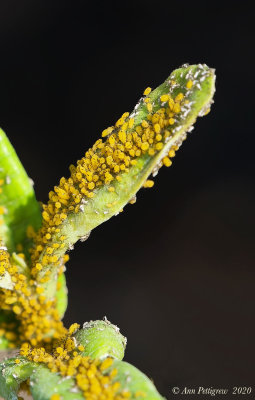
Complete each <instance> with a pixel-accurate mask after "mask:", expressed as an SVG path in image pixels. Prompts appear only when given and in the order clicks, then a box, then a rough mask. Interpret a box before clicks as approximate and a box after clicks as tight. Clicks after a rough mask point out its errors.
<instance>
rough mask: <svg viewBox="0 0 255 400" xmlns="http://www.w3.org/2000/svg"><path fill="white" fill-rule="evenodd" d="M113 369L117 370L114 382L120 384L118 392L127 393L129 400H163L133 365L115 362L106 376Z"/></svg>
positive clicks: (146, 378)
mask: <svg viewBox="0 0 255 400" xmlns="http://www.w3.org/2000/svg"><path fill="white" fill-rule="evenodd" d="M113 369H116V370H117V374H116V376H115V378H114V381H115V382H119V383H120V388H119V391H120V392H121V391H127V392H129V394H130V399H137V400H142V399H144V400H163V397H162V396H161V395H160V394H159V393H158V391H157V389H156V388H155V386H154V384H153V383H152V381H151V380H150V379H149V378H148V377H147V376H146V375H145V374H143V373H142V372H141V371H139V369H137V368H135V367H134V366H133V365H131V364H129V363H127V362H125V361H119V360H115V361H114V362H113V364H112V366H111V367H110V368H109V370H107V371H106V374H109V373H110V372H111V371H112V370H113Z"/></svg>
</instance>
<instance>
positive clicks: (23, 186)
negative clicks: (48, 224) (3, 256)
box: [0, 128, 41, 251]
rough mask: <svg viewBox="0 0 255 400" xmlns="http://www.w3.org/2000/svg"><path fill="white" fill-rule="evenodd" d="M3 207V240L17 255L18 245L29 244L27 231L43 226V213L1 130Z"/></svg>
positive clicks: (0, 176)
mask: <svg viewBox="0 0 255 400" xmlns="http://www.w3.org/2000/svg"><path fill="white" fill-rule="evenodd" d="M0 180H1V181H2V182H3V184H2V185H1V193H0V205H1V206H2V207H4V210H5V212H4V215H3V216H2V217H3V220H4V223H3V224H2V225H1V226H0V237H1V238H2V240H3V241H4V243H5V245H6V246H7V247H8V249H9V251H14V250H15V246H16V245H17V244H19V243H21V244H24V243H25V242H26V241H27V236H26V230H27V227H28V226H29V225H31V226H32V227H33V228H34V229H35V230H37V229H38V228H39V227H40V225H41V211H40V207H39V203H38V202H37V201H36V198H35V194H34V190H33V184H32V182H31V180H30V179H29V178H28V176H27V174H26V171H25V170H24V168H23V166H22V164H21V162H20V160H19V159H18V156H17V154H16V152H15V150H14V148H13V147H12V145H11V143H10V141H9V140H8V138H7V137H6V135H5V133H4V131H3V130H2V129H1V128H0Z"/></svg>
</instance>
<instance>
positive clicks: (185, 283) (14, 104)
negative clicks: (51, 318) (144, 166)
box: [0, 0, 255, 398]
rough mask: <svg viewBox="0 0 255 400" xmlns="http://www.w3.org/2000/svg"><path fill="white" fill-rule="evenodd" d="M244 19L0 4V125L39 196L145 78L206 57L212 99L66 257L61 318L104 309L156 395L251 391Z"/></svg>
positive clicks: (227, 7) (254, 77)
mask: <svg viewBox="0 0 255 400" xmlns="http://www.w3.org/2000/svg"><path fill="white" fill-rule="evenodd" d="M253 30H254V12H253V9H252V8H251V7H249V6H248V2H245V1H243V2H240V1H239V2H235V1H232V2H230V3H227V2H225V3H224V2H221V3H220V4H217V3H215V2H206V1H204V2H201V3H200V2H187V3H186V2H180V1H175V2H173V1H169V2H161V1H158V2H156V1H154V2H150V1H137V2H132V1H127V2H121V1H119V2H118V1H116V2H111V1H107V2H95V3H94V5H92V3H91V4H89V3H87V2H86V1H85V0H83V1H81V0H80V1H79V0H77V1H72V2H68V1H58V0H57V1H54V0H52V1H49V2H48V1H35V0H22V1H20V0H16V1H13V0H8V1H2V0H1V2H0V124H1V127H2V128H3V129H4V130H5V131H6V132H7V134H8V135H9V138H10V139H11V141H12V143H13V144H14V146H15V148H16V150H17V152H18V154H19V155H20V158H21V160H22V162H23V163H24V165H25V167H26V169H27V171H28V173H29V175H30V176H31V178H33V180H34V181H35V190H36V193H37V198H38V199H40V200H42V201H44V202H45V201H46V200H47V193H48V191H49V190H50V189H51V188H52V187H53V185H54V184H56V183H57V182H58V180H59V178H60V177H61V176H62V175H67V174H68V166H69V164H71V163H74V162H75V161H76V160H77V159H78V158H81V157H82V155H83V153H84V152H85V150H86V149H87V148H88V147H89V146H91V145H92V144H93V142H94V141H95V140H96V139H97V138H98V137H99V136H100V133H101V131H102V130H103V129H104V128H106V127H107V126H109V125H111V124H113V123H114V122H115V121H116V119H118V117H119V116H120V115H121V114H122V113H123V112H125V111H131V110H132V108H133V107H134V105H135V104H136V102H137V100H138V99H139V97H140V95H141V94H142V92H143V90H144V89H145V87H147V86H152V87H156V86H157V85H158V84H160V83H161V82H162V81H163V80H164V79H165V78H166V77H167V76H168V75H169V74H170V72H171V71H172V70H173V69H175V68H177V67H178V66H180V65H181V64H183V63H184V62H188V63H190V64H192V63H198V62H202V63H204V62H205V63H207V64H208V65H209V66H211V67H214V68H216V71H217V92H216V97H215V105H214V106H213V108H212V112H211V113H210V114H209V115H208V116H207V117H206V118H203V119H201V120H199V121H198V122H197V125H196V129H195V132H194V133H192V134H191V137H190V139H189V140H188V141H187V142H185V144H184V145H183V147H182V149H181V150H180V152H178V154H177V156H176V159H175V160H174V163H173V166H172V167H171V168H170V169H167V168H164V169H163V168H162V170H161V171H160V173H159V175H158V176H157V177H156V182H155V187H154V188H153V189H151V190H142V191H141V192H139V193H138V201H137V203H136V204H135V205H133V206H130V205H129V206H127V207H126V208H125V212H124V213H123V214H121V215H120V216H118V217H117V218H113V219H112V220H110V221H109V222H108V223H107V224H103V225H102V226H100V227H98V228H97V229H96V230H95V231H93V232H92V234H91V237H90V239H89V240H88V241H87V242H86V243H79V244H77V245H76V246H75V251H73V252H72V253H71V261H70V262H69V264H68V270H67V281H68V287H69V293H70V297H69V308H68V311H67V313H66V316H65V322H66V324H67V325H68V324H71V323H72V322H74V321H77V322H80V323H82V322H83V321H86V320H90V319H100V318H102V317H103V316H104V315H106V316H107V317H108V319H109V320H110V321H112V322H113V323H115V324H117V325H118V326H120V328H121V332H122V333H123V334H124V335H126V336H127V337H128V347H127V351H126V360H127V361H130V362H131V363H133V364H135V365H136V366H137V367H138V368H140V369H142V370H143V371H144V372H145V373H146V374H148V375H149V376H150V377H152V378H153V380H154V382H155V384H156V385H157V387H158V389H159V390H160V392H161V393H162V394H163V395H164V396H166V397H169V398H173V397H174V395H173V394H172V393H171V388H172V387H173V386H179V387H180V388H183V387H184V386H187V387H197V386H204V387H210V386H214V387H223V388H229V389H230V388H231V387H232V386H252V385H253V394H254V391H255V386H254V382H255V379H254V348H255V345H254V338H255V325H254V308H255V307H254V306H255V294H254V281H255V269H254V249H253V246H254V245H253V243H254V236H255V234H254V225H255V214H254V200H255V188H254V167H255V163H254V144H255V142H254V127H253V126H254V103H253V98H254V86H255V85H254V82H255V73H254V64H253V60H252V57H253V53H254V34H253ZM177 397H179V398H180V396H175V398H177ZM240 397H242V398H246V396H240ZM247 397H248V396H247ZM220 398H221V397H220ZM222 398H226V396H224V397H222ZM249 398H250V397H249Z"/></svg>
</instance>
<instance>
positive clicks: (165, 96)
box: [160, 94, 170, 103]
mask: <svg viewBox="0 0 255 400" xmlns="http://www.w3.org/2000/svg"><path fill="white" fill-rule="evenodd" d="M169 98H170V97H169V95H168V94H163V95H162V96H161V97H160V101H161V102H162V103H163V102H165V101H168V100H169Z"/></svg>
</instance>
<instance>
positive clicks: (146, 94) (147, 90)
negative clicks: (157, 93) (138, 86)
mask: <svg viewBox="0 0 255 400" xmlns="http://www.w3.org/2000/svg"><path fill="white" fill-rule="evenodd" d="M150 92H151V88H150V87H147V88H146V89H145V91H144V92H143V94H144V96H148V94H150Z"/></svg>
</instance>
